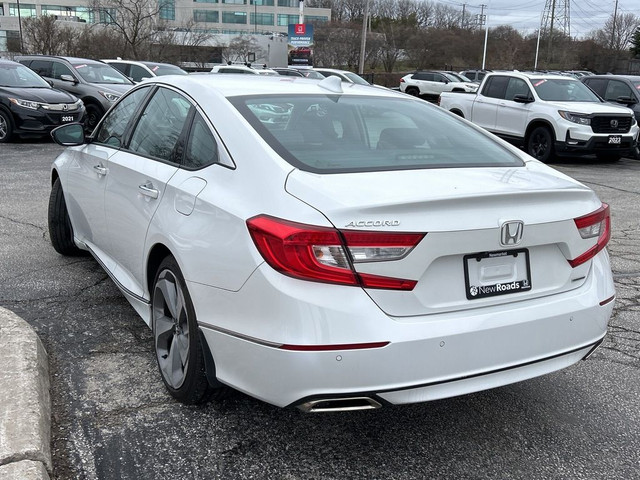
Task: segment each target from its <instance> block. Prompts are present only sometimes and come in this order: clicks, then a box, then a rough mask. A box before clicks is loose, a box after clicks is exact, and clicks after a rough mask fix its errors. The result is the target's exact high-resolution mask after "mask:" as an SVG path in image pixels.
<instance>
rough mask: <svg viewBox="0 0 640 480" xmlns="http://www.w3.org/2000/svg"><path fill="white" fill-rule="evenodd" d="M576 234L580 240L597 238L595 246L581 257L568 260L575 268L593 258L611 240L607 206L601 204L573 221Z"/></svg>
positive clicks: (609, 217)
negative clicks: (593, 210) (576, 229)
mask: <svg viewBox="0 0 640 480" xmlns="http://www.w3.org/2000/svg"><path fill="white" fill-rule="evenodd" d="M574 221H575V222H576V227H578V232H579V233H580V236H581V237H582V238H585V239H587V238H594V237H598V240H597V242H596V244H595V245H594V246H593V247H591V248H590V249H589V250H587V251H586V252H584V253H583V254H582V255H580V256H578V257H576V258H574V259H573V260H569V265H571V266H572V267H574V268H575V267H577V266H578V265H582V264H583V263H585V262H587V261H589V260H591V259H592V258H593V257H595V256H596V255H597V254H598V252H599V251H601V250H602V249H603V248H604V247H606V246H607V243H609V240H610V239H611V216H610V213H609V205H607V204H606V203H603V204H602V206H601V207H600V208H599V209H598V210H596V211H595V212H592V213H590V214H588V215H585V216H583V217H578V218H576V219H574Z"/></svg>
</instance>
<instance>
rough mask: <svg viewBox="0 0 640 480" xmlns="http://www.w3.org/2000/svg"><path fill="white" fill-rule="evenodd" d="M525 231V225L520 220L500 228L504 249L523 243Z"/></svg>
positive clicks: (501, 242)
mask: <svg viewBox="0 0 640 480" xmlns="http://www.w3.org/2000/svg"><path fill="white" fill-rule="evenodd" d="M523 230H524V223H523V222H522V221H520V220H510V221H508V222H504V223H503V224H502V227H500V245H502V246H503V247H509V246H511V245H518V244H519V243H520V242H521V241H522V233H523Z"/></svg>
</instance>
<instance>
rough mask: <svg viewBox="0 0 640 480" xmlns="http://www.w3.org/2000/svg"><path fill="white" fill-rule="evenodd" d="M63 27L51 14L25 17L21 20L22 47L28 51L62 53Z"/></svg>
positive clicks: (49, 53) (46, 53)
mask: <svg viewBox="0 0 640 480" xmlns="http://www.w3.org/2000/svg"><path fill="white" fill-rule="evenodd" d="M62 30H63V27H61V26H60V24H59V23H56V18H55V17H54V16H52V15H42V16H41V17H30V18H25V19H24V20H23V21H22V35H23V42H24V49H25V51H27V52H29V53H41V54H44V55H59V54H60V53H62V50H61V48H62V45H61V37H62V35H63V32H62Z"/></svg>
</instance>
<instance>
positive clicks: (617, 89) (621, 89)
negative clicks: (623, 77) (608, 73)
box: [604, 80, 633, 102]
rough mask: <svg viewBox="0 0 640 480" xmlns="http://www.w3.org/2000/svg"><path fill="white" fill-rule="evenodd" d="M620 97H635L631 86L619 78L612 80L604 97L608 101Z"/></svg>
mask: <svg viewBox="0 0 640 480" xmlns="http://www.w3.org/2000/svg"><path fill="white" fill-rule="evenodd" d="M620 97H631V98H633V92H632V91H631V88H629V86H628V85H627V84H626V83H624V82H620V81H618V80H610V81H609V86H608V87H607V91H606V93H605V94H604V99H605V100H607V101H613V102H615V101H617V100H618V98H620Z"/></svg>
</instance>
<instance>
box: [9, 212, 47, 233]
mask: <svg viewBox="0 0 640 480" xmlns="http://www.w3.org/2000/svg"><path fill="white" fill-rule="evenodd" d="M0 219H2V220H7V221H8V222H11V223H15V224H16V225H23V226H25V227H33V228H36V229H38V230H39V231H41V232H46V229H45V228H44V227H41V226H40V225H36V224H35V223H31V222H24V221H20V220H16V219H14V218H11V217H6V216H4V215H0Z"/></svg>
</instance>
